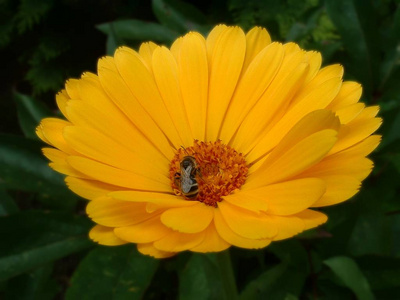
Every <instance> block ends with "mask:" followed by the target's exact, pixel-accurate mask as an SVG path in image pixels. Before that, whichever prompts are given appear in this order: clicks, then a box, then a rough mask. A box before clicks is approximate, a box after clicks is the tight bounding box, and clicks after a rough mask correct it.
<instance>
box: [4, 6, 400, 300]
mask: <svg viewBox="0 0 400 300" xmlns="http://www.w3.org/2000/svg"><path fill="white" fill-rule="evenodd" d="M399 4H400V1H399V0H325V1H323V0H306V1H298V0H285V1H278V0H264V1H262V0H260V1H258V0H215V1H200V0H199V1H179V0H153V1H139V0H136V1H135V0H131V1H122V0H120V1H111V0H109V1H106V0H97V1H78V0H60V1H56V0H18V1H16V0H1V1H0V66H1V68H0V74H1V76H0V77H1V85H0V132H1V134H0V231H1V234H0V237H1V239H0V298H2V299H41V300H42V299H64V298H66V299H140V298H145V299H176V298H179V299H226V294H225V291H224V288H223V283H222V281H221V279H223V278H222V277H223V271H222V270H221V269H220V268H219V264H218V257H216V256H215V255H212V254H211V255H199V254H190V253H182V254H180V255H178V256H177V257H174V258H171V259H167V260H162V261H157V260H154V259H152V258H149V257H144V256H141V255H139V254H138V253H137V251H136V250H135V247H134V246H132V245H128V246H121V247H115V248H113V247H101V246H97V245H95V244H94V243H92V242H91V241H89V240H88V237H87V232H88V230H89V228H90V227H91V226H92V224H91V221H90V220H88V218H87V217H86V216H85V213H84V207H85V201H84V200H82V199H80V198H78V197H77V196H75V195H73V194H72V193H71V192H70V191H69V190H68V189H67V188H66V187H65V184H64V182H63V178H62V176H60V175H59V174H56V173H55V172H53V171H52V170H50V169H49V168H48V167H47V161H46V159H45V158H44V157H43V156H42V155H41V152H40V148H41V146H42V143H41V142H39V141H38V139H37V138H36V136H35V134H34V128H35V126H36V125H37V124H38V122H39V120H40V119H41V118H42V117H44V116H51V115H57V114H59V113H58V112H57V110H56V107H55V100H54V95H55V93H56V92H57V91H58V90H60V89H61V88H62V86H63V82H64V81H65V80H66V79H67V78H70V77H78V76H80V74H81V73H82V72H84V71H92V72H95V71H96V62H97V60H98V58H99V57H101V56H103V55H105V54H112V53H113V51H114V49H115V48H116V47H117V46H119V45H128V46H131V47H134V48H137V47H138V45H139V44H140V43H141V42H142V41H147V40H153V41H155V42H158V43H161V44H166V45H170V43H171V42H172V41H173V40H174V39H175V38H176V37H178V36H180V35H182V34H184V33H186V32H187V31H189V30H197V31H200V32H201V33H203V34H207V32H208V31H209V30H210V28H212V27H213V26H214V25H216V24H218V23H225V24H235V25H240V26H241V27H242V28H243V29H245V30H248V29H250V28H252V27H253V26H255V25H259V26H264V27H266V28H267V29H268V30H269V32H270V33H271V35H272V37H273V39H274V40H278V41H281V42H286V41H295V42H297V43H299V44H300V45H301V46H302V47H303V48H305V49H308V50H318V51H321V52H322V54H323V57H324V65H326V64H331V63H341V64H343V65H344V67H345V79H346V80H356V81H358V82H360V83H362V85H363V87H364V93H363V99H362V100H363V101H364V102H366V103H368V104H374V105H375V104H379V105H380V106H381V112H380V115H381V116H382V117H383V119H384V124H383V126H382V128H381V129H380V130H379V132H380V133H381V134H382V135H383V142H382V144H381V145H380V147H379V148H378V149H377V150H376V151H375V153H374V154H373V155H372V158H373V160H374V161H375V165H376V166H375V169H374V171H373V173H372V174H371V175H370V176H369V178H368V179H367V180H366V181H365V182H364V183H363V188H362V191H361V192H360V193H359V194H358V195H357V196H356V197H354V198H353V199H351V200H349V201H347V202H346V203H343V204H340V205H337V206H333V207H329V208H325V209H324V212H326V213H327V214H328V215H329V221H328V223H327V224H325V225H324V226H322V227H321V228H319V229H316V230H311V231H308V232H306V233H304V234H302V235H300V236H299V237H296V238H293V239H290V240H287V241H282V242H277V243H274V244H272V245H271V246H269V247H267V248H266V249H263V250H257V251H249V250H241V249H236V248H233V249H232V250H231V257H232V262H233V267H234V271H235V275H236V281H237V285H238V289H239V292H240V297H241V299H266V298H267V297H268V299H282V300H295V299H362V300H364V299H366V300H369V299H388V300H389V299H390V300H392V299H400V197H399V193H398V190H399V179H400V176H399V172H400V8H399ZM396 295H397V296H396Z"/></svg>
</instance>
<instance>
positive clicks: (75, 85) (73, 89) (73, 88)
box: [65, 79, 80, 100]
mask: <svg viewBox="0 0 400 300" xmlns="http://www.w3.org/2000/svg"><path fill="white" fill-rule="evenodd" d="M65 90H66V91H67V93H68V96H69V98H70V99H75V100H79V99H80V96H79V80H78V79H68V80H67V82H66V83H65Z"/></svg>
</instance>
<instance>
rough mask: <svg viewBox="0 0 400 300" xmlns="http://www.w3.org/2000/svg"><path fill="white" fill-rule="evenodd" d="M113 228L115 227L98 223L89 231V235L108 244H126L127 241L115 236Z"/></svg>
mask: <svg viewBox="0 0 400 300" xmlns="http://www.w3.org/2000/svg"><path fill="white" fill-rule="evenodd" d="M113 229H114V228H111V227H105V226H101V225H96V226H94V227H93V228H92V229H91V230H90V231H89V237H90V238H91V239H92V240H93V241H95V242H96V243H99V244H101V245H106V246H119V245H123V244H126V243H127V242H126V241H123V240H121V239H119V238H117V237H116V236H115V234H114V232H113Z"/></svg>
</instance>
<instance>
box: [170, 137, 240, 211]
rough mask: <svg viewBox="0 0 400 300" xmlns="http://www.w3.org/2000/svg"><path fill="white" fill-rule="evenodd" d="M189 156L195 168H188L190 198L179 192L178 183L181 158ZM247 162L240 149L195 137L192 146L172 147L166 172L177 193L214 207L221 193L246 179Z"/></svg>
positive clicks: (219, 199)
mask: <svg viewBox="0 0 400 300" xmlns="http://www.w3.org/2000/svg"><path fill="white" fill-rule="evenodd" d="M187 156H191V157H193V158H194V159H195V162H196V166H195V167H196V170H193V171H192V174H193V176H192V179H194V180H193V181H192V183H193V184H194V185H195V184H196V183H197V186H194V188H193V189H194V190H196V189H197V195H195V197H193V196H192V195H191V196H190V198H189V197H188V196H186V195H185V194H184V193H182V189H181V186H180V183H181V179H180V177H179V176H183V175H182V170H181V162H182V160H183V159H184V158H185V157H187ZM247 173H248V166H247V164H246V160H245V158H244V156H243V154H242V153H239V152H237V151H236V150H235V149H233V148H232V147H230V146H228V145H225V144H223V143H222V142H221V141H220V140H218V141H216V142H201V141H197V140H195V141H194V143H193V146H191V147H187V148H183V147H182V148H180V149H178V150H177V151H176V154H175V156H174V158H173V159H172V161H171V164H170V170H169V176H170V179H171V186H172V189H173V191H174V193H175V194H176V195H177V196H181V197H184V198H185V199H187V200H195V201H199V202H203V203H204V204H206V205H209V206H214V207H218V202H221V201H222V197H224V196H227V195H229V194H230V193H232V192H233V191H235V190H237V189H240V187H241V186H242V185H243V184H244V182H245V181H246V177H247Z"/></svg>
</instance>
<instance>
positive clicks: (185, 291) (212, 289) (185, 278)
mask: <svg viewBox="0 0 400 300" xmlns="http://www.w3.org/2000/svg"><path fill="white" fill-rule="evenodd" d="M179 299H180V300H186V299H190V300H200V299H221V300H223V299H226V296H225V292H224V288H223V285H222V278H221V273H220V271H219V268H218V266H217V263H216V257H215V255H211V254H209V255H204V254H193V255H192V257H191V258H190V259H189V261H188V262H187V265H186V266H185V268H184V269H183V270H182V271H181V272H180V273H179Z"/></svg>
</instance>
